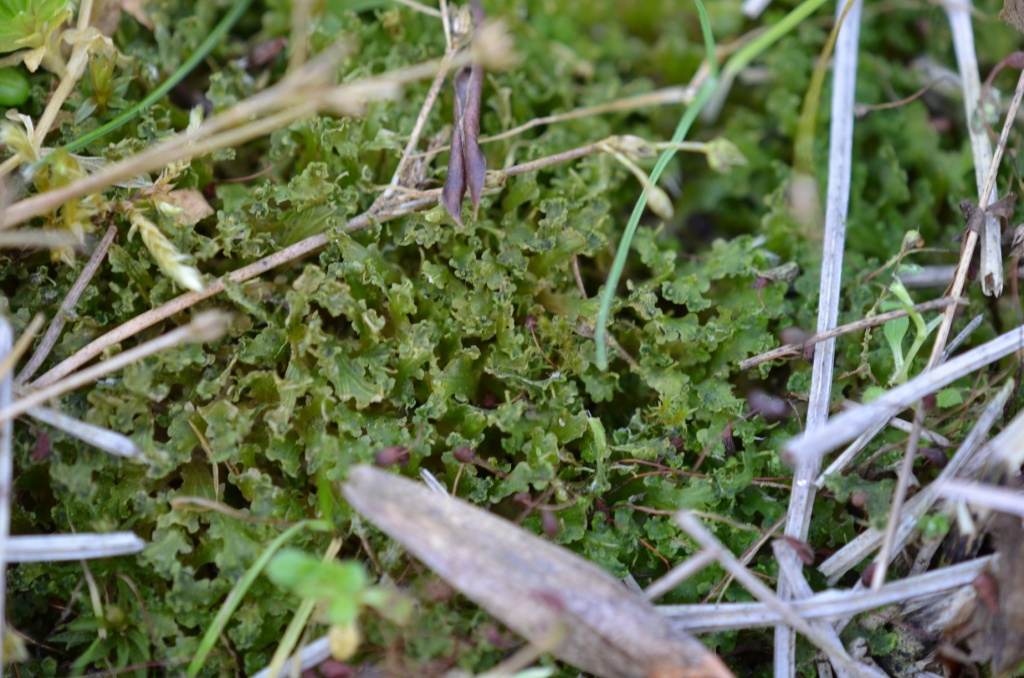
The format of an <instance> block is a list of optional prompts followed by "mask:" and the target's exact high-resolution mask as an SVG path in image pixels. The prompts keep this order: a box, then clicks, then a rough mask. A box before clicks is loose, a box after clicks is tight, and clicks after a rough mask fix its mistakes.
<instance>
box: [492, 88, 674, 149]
mask: <svg viewBox="0 0 1024 678" xmlns="http://www.w3.org/2000/svg"><path fill="white" fill-rule="evenodd" d="M692 100H693V92H692V91H691V88H689V87H666V88H665V89H659V90H655V91H653V92H649V93H647V94H637V95H635V96H631V97H623V98H622V99H616V100H615V101H610V102H608V103H605V104H598V105H596V106H586V107H583V108H575V109H573V110H571V111H567V112H565V113H557V114H554V115H546V116H543V117H540V118H534V119H533V120H530V121H529V122H525V123H523V124H522V125H518V126H517V127H513V128H512V129H509V130H506V131H504V132H502V133H501V134H495V135H493V136H489V137H480V143H481V144H487V143H490V142H492V141H500V140H501V139H508V138H509V137H514V136H516V135H519V134H522V133H523V132H525V131H527V130H531V129H533V128H534V127H540V126H541V125H550V124H553V123H558V122H565V121H567V120H577V119H579V118H586V117H589V116H592V115H602V114H604V113H621V112H625V111H633V110H636V109H638V108H646V107H648V106H665V105H669V104H689V103H690V101H692Z"/></svg>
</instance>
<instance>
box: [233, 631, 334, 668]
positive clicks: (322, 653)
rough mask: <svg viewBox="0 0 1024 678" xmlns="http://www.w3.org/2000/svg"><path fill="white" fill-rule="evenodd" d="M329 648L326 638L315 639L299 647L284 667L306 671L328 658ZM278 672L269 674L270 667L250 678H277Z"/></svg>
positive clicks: (329, 654)
mask: <svg viewBox="0 0 1024 678" xmlns="http://www.w3.org/2000/svg"><path fill="white" fill-rule="evenodd" d="M330 656H331V648H330V643H329V641H328V639H327V636H323V637H321V638H317V639H316V640H314V641H312V642H310V643H307V644H306V645H303V646H302V647H300V648H299V649H298V650H297V651H296V652H295V654H293V655H292V656H290V657H288V659H287V660H286V661H285V666H291V667H296V668H297V669H298V670H299V671H308V670H310V669H312V668H314V667H316V666H317V665H318V664H321V663H323V662H324V661H325V660H327V659H328V658H330ZM280 675H281V673H280V672H274V673H271V671H270V667H269V666H268V667H266V668H264V669H262V670H260V671H257V672H256V673H255V674H254V675H253V677H252V678H278V676H280Z"/></svg>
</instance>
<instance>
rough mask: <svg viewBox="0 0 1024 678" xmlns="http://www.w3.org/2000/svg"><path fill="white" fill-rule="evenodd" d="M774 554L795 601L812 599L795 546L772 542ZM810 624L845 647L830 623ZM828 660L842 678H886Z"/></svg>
mask: <svg viewBox="0 0 1024 678" xmlns="http://www.w3.org/2000/svg"><path fill="white" fill-rule="evenodd" d="M772 552H773V553H774V554H775V561H776V562H777V563H778V565H779V578H780V579H783V580H785V581H786V582H787V583H788V584H789V587H790V589H791V591H792V593H793V598H794V600H808V599H810V598H811V597H812V596H813V595H814V591H812V590H811V585H810V584H808V583H807V579H806V578H804V575H803V562H802V561H801V560H800V557H799V556H798V555H797V552H796V549H795V548H794V547H793V545H792V544H791V543H790V542H787V541H785V540H783V539H777V540H775V541H774V542H772ZM808 623H809V624H810V625H811V628H813V629H814V630H815V631H816V632H817V633H819V634H820V635H821V637H822V638H825V639H827V640H828V642H829V643H830V644H832V645H833V646H838V647H844V646H843V641H842V640H841V639H840V638H839V633H838V632H837V631H836V629H835V628H833V627H832V625H831V624H830V623H828V622H827V621H823V620H817V619H816V620H808ZM851 659H852V657H851ZM828 660H829V662H830V663H831V664H832V665H833V666H834V668H835V673H836V675H838V676H840V677H841V678H844V677H846V676H851V675H873V676H878V678H882V677H883V676H885V674H883V673H881V672H880V671H876V670H873V667H868V666H864V667H860V666H858V669H859V670H855V671H851V670H849V668H848V667H847V666H846V665H845V663H844V661H843V660H842V659H841V658H836V657H833V656H832V655H831V654H829V656H828Z"/></svg>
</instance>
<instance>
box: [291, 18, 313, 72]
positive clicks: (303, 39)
mask: <svg viewBox="0 0 1024 678" xmlns="http://www.w3.org/2000/svg"><path fill="white" fill-rule="evenodd" d="M312 18H313V2H312V0H292V11H291V34H290V36H289V38H288V48H289V52H290V53H289V54H288V72H289V73H294V72H295V71H297V70H299V69H300V68H302V64H304V63H306V58H307V56H308V55H309V27H310V22H311V20H312Z"/></svg>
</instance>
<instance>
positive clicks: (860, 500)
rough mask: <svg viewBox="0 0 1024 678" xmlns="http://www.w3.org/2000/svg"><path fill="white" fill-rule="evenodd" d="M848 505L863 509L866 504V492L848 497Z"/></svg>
mask: <svg viewBox="0 0 1024 678" xmlns="http://www.w3.org/2000/svg"><path fill="white" fill-rule="evenodd" d="M850 503H851V504H853V505H854V506H856V507H857V508H864V507H865V506H866V505H867V503H868V493H867V492H854V493H853V494H851V495H850Z"/></svg>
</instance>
